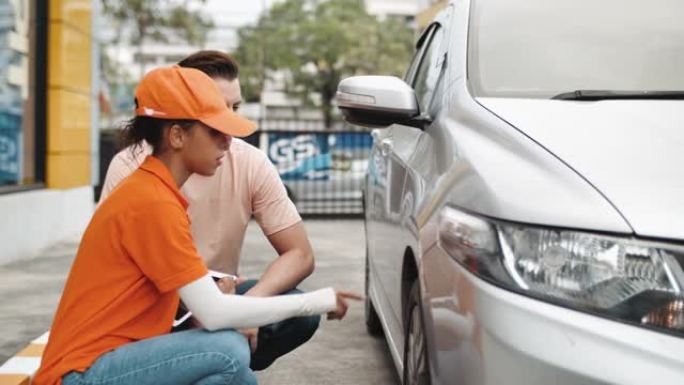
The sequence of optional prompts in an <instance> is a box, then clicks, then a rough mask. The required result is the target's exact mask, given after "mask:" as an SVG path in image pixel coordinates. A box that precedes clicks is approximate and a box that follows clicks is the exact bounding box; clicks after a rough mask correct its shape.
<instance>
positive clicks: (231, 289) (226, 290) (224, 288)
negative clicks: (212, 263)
mask: <svg viewBox="0 0 684 385" xmlns="http://www.w3.org/2000/svg"><path fill="white" fill-rule="evenodd" d="M246 281H247V278H245V277H238V278H237V280H235V281H234V280H233V279H232V278H230V277H224V278H221V279H219V280H218V281H216V285H217V286H218V288H219V289H220V290H221V292H223V294H235V288H236V287H237V286H238V285H240V284H242V283H244V282H246Z"/></svg>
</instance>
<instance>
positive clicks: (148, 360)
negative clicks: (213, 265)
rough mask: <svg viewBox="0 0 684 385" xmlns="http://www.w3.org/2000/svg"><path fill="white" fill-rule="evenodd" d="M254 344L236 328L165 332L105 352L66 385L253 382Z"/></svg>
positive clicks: (242, 384) (64, 381)
mask: <svg viewBox="0 0 684 385" xmlns="http://www.w3.org/2000/svg"><path fill="white" fill-rule="evenodd" d="M249 356H250V352H249V346H248V344H247V340H246V339H245V337H243V336H242V335H241V334H240V333H238V332H236V331H235V330H232V329H225V330H219V331H216V332H209V331H206V330H202V329H193V330H186V331H182V332H178V333H171V334H165V335H162V336H159V337H154V338H149V339H145V340H141V341H137V342H132V343H130V344H126V345H123V346H121V347H119V348H117V349H115V350H112V351H110V352H108V353H105V354H103V355H102V356H100V357H99V358H98V359H97V360H96V361H95V363H94V364H93V365H92V366H91V367H90V368H88V370H86V371H85V372H83V373H80V372H71V373H69V374H67V375H65V376H64V377H63V378H62V384H63V385H95V384H97V385H131V384H136V385H159V384H165V385H219V384H221V385H228V384H230V385H254V384H256V383H257V381H256V377H255V376H254V373H253V372H252V371H251V370H250V369H249Z"/></svg>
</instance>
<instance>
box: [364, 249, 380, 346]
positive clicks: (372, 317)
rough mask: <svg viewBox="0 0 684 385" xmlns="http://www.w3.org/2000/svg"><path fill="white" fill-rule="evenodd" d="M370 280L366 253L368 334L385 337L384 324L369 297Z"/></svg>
mask: <svg viewBox="0 0 684 385" xmlns="http://www.w3.org/2000/svg"><path fill="white" fill-rule="evenodd" d="M369 280H370V266H369V265H368V252H366V288H365V293H366V300H365V308H366V331H368V334H370V335H372V336H374V337H381V336H382V335H383V331H382V323H381V322H380V317H378V313H377V312H376V311H375V307H374V306H373V302H371V299H370V295H368V284H369Z"/></svg>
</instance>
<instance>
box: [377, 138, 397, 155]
mask: <svg viewBox="0 0 684 385" xmlns="http://www.w3.org/2000/svg"><path fill="white" fill-rule="evenodd" d="M393 148H394V143H393V142H392V139H383V140H382V141H380V152H381V153H382V156H387V155H389V153H390V152H392V149H393Z"/></svg>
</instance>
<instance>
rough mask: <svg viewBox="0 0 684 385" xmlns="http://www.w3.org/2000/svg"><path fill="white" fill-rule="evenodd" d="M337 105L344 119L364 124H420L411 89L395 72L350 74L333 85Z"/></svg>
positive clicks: (369, 125) (423, 124)
mask: <svg viewBox="0 0 684 385" xmlns="http://www.w3.org/2000/svg"><path fill="white" fill-rule="evenodd" d="M335 98H336V101H337V106H338V108H339V109H340V112H341V113H342V116H343V117H344V120H346V121H347V122H349V123H352V124H358V125H361V126H366V127H387V126H389V125H391V124H395V123H399V124H405V125H409V126H414V127H419V128H421V129H422V128H423V127H424V126H425V123H426V121H427V119H425V118H423V117H420V116H419V114H420V111H419V108H418V101H417V100H416V94H415V92H414V91H413V89H412V88H411V87H410V86H409V85H408V84H406V83H405V82H404V81H403V80H401V79H399V78H398V77H395V76H353V77H350V78H346V79H344V80H342V81H341V82H340V84H339V85H338V86H337V94H336V96H335Z"/></svg>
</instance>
